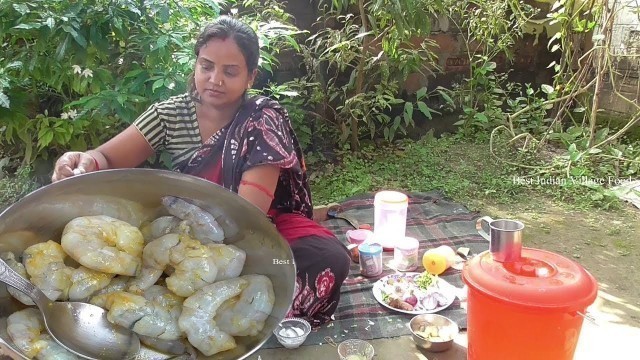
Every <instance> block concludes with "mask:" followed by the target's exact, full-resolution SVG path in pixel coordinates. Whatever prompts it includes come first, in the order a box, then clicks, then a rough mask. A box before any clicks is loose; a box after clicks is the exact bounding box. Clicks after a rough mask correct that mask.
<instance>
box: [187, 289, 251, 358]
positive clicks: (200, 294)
mask: <svg viewBox="0 0 640 360" xmlns="http://www.w3.org/2000/svg"><path fill="white" fill-rule="evenodd" d="M247 285H248V281H247V280H245V279H242V278H235V279H229V280H223V281H219V282H216V283H213V284H211V285H207V286H205V287H203V288H202V289H200V290H198V291H197V292H196V293H195V294H193V295H191V296H190V297H188V298H187V299H186V300H185V301H184V303H183V305H182V306H183V308H182V314H180V318H179V320H178V325H179V326H180V329H181V330H182V331H183V332H184V333H185V334H187V338H188V339H189V342H190V343H191V345H193V346H194V347H195V348H196V349H198V350H200V352H202V353H203V354H204V355H205V356H211V355H213V354H216V353H219V352H222V351H226V350H230V349H233V348H235V347H236V346H237V345H236V342H235V339H234V338H233V337H232V336H231V335H229V334H227V333H226V332H224V331H222V330H220V329H219V328H218V326H217V324H216V322H215V320H214V317H215V315H216V311H217V310H218V307H220V305H222V303H224V302H225V301H227V300H229V299H231V298H233V297H235V296H237V295H239V294H240V293H241V292H242V290H244V288H246V287H247Z"/></svg>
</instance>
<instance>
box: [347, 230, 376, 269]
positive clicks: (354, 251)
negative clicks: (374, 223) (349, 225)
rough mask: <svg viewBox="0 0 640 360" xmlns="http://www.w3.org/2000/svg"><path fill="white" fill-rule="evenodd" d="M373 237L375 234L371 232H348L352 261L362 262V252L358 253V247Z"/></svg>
mask: <svg viewBox="0 0 640 360" xmlns="http://www.w3.org/2000/svg"><path fill="white" fill-rule="evenodd" d="M372 236H373V232H372V231H371V230H365V229H358V230H348V231H347V239H348V240H349V244H351V245H353V246H352V247H351V246H350V247H349V248H350V251H351V260H353V261H354V262H356V263H359V262H360V251H358V246H359V245H360V244H362V243H364V242H365V241H367V240H369V239H371V237H372Z"/></svg>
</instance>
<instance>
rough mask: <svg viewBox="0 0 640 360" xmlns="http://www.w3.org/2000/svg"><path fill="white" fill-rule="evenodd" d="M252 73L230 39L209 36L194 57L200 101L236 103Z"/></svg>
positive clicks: (221, 103)
mask: <svg viewBox="0 0 640 360" xmlns="http://www.w3.org/2000/svg"><path fill="white" fill-rule="evenodd" d="M255 75H256V70H254V71H252V72H251V73H249V70H248V69H247V63H246V61H245V59H244V55H242V51H240V48H239V47H238V45H237V44H236V42H235V41H234V40H233V39H232V38H227V39H224V40H222V39H211V40H210V41H209V42H207V44H206V45H205V46H203V47H202V48H201V49H200V55H198V58H197V59H196V71H195V84H196V90H197V91H198V94H199V95H200V100H201V101H202V103H203V104H207V105H211V106H214V107H225V106H237V104H238V102H239V101H240V99H241V97H242V95H243V94H244V92H245V90H247V88H249V87H251V86H252V85H253V80H254V78H255Z"/></svg>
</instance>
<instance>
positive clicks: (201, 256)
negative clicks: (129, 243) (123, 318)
mask: <svg viewBox="0 0 640 360" xmlns="http://www.w3.org/2000/svg"><path fill="white" fill-rule="evenodd" d="M142 259H143V266H142V270H141V271H140V274H139V275H138V276H136V277H135V278H134V279H133V280H131V283H130V287H129V291H130V292H132V293H136V294H137V293H140V292H141V291H144V290H146V289H147V288H149V287H150V286H151V285H153V284H155V282H156V281H157V280H158V279H159V278H160V276H161V275H162V273H163V271H165V270H167V267H168V266H169V265H170V266H171V268H172V269H173V272H172V273H171V275H170V276H169V277H167V278H166V279H165V281H166V284H167V287H168V288H169V290H171V291H173V292H174V293H175V294H177V295H179V296H183V297H188V296H191V295H192V294H193V293H194V292H195V291H196V290H198V289H200V288H201V287H203V286H205V285H208V284H211V283H213V282H214V281H216V277H217V274H218V268H217V266H216V263H215V257H214V256H213V253H212V251H211V250H210V249H209V248H208V247H207V246H205V245H202V243H200V242H199V241H198V240H195V239H192V238H190V237H189V236H188V235H178V234H168V235H165V236H162V237H160V238H158V239H156V240H153V241H152V242H150V243H148V244H147V245H146V246H145V247H144V250H143V253H142Z"/></svg>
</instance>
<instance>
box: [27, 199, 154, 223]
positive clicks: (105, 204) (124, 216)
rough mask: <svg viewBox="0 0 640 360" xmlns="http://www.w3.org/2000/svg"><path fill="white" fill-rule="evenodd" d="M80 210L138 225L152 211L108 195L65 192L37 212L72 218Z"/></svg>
mask: <svg viewBox="0 0 640 360" xmlns="http://www.w3.org/2000/svg"><path fill="white" fill-rule="evenodd" d="M79 210H81V212H82V214H83V215H87V216H90V215H105V216H109V217H112V218H115V219H119V220H122V221H126V222H127V223H129V224H131V225H133V226H135V227H139V226H140V225H141V224H142V223H143V222H144V221H145V220H147V219H148V218H149V216H150V215H151V214H152V213H153V212H154V209H151V208H148V209H146V208H145V207H144V206H142V204H140V203H138V202H134V201H131V200H127V199H124V198H119V197H114V196H108V195H97V196H96V195H81V194H65V195H61V196H59V197H55V198H53V199H51V201H49V202H48V203H47V204H45V205H44V208H43V209H42V211H40V212H39V213H42V214H56V215H57V216H59V218H67V219H73V218H74V217H77V216H78V214H79Z"/></svg>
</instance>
